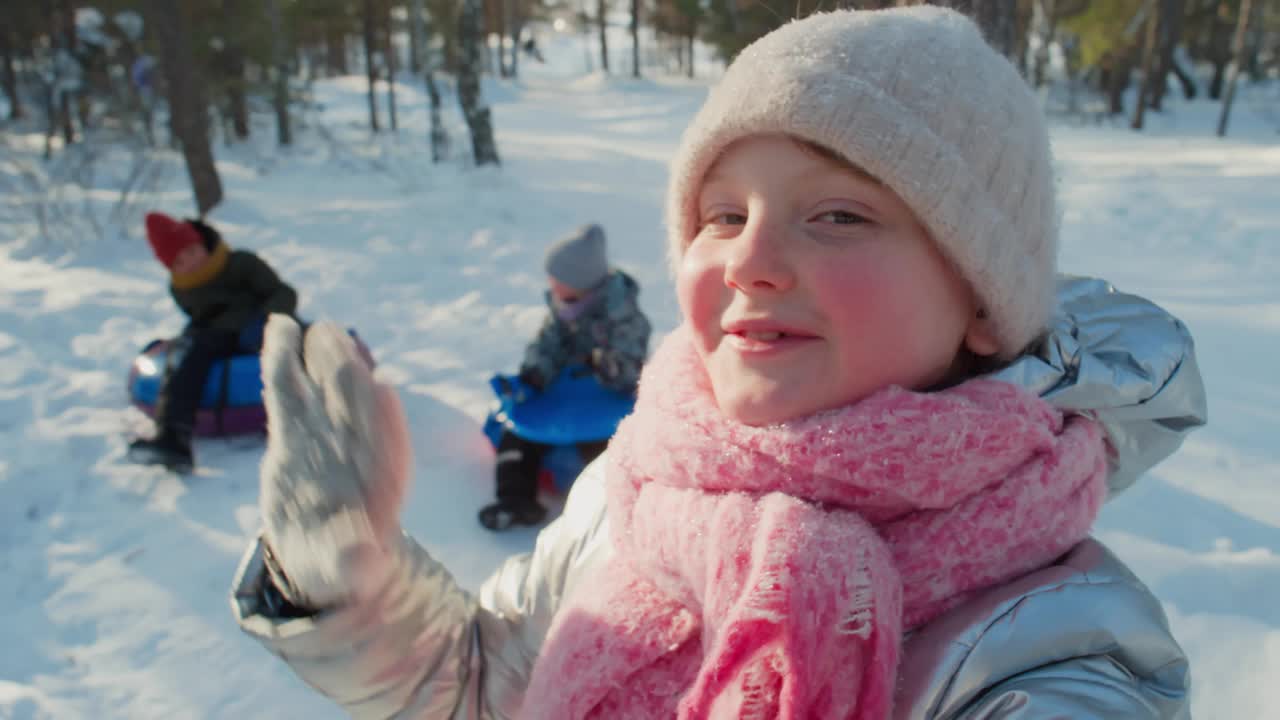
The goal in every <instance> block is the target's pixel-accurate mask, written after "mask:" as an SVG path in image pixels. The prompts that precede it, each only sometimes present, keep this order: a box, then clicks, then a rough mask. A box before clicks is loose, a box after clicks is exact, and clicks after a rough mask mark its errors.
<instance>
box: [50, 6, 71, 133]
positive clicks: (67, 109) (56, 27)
mask: <svg viewBox="0 0 1280 720" xmlns="http://www.w3.org/2000/svg"><path fill="white" fill-rule="evenodd" d="M50 21H51V22H52V27H51V28H50V31H51V34H52V36H53V47H54V63H55V68H57V67H58V66H59V64H60V65H61V68H60V71H55V75H56V76H58V77H61V76H63V75H64V74H67V73H69V72H70V70H71V64H72V63H75V62H76V60H75V55H74V54H73V50H74V49H75V46H76V21H75V12H74V10H73V8H72V7H71V2H70V1H69V0H58V1H57V3H56V5H53V4H51V5H50ZM60 54H61V55H63V56H64V57H63V58H59V57H58V55H60ZM55 92H56V95H55V98H54V101H55V103H56V104H57V105H56V107H57V110H56V112H57V113H58V124H59V125H61V126H62V139H63V141H64V142H65V143H66V144H68V145H70V144H71V143H73V142H75V140H76V131H75V126H74V125H73V124H72V122H71V95H72V93H71V92H70V90H69V89H66V88H63V89H62V90H61V91H60V92H58V91H55Z"/></svg>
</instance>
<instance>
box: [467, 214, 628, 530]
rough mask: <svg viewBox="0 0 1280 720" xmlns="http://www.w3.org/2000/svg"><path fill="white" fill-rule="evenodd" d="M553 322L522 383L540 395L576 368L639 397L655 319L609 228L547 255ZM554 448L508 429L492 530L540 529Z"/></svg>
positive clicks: (587, 450)
mask: <svg viewBox="0 0 1280 720" xmlns="http://www.w3.org/2000/svg"><path fill="white" fill-rule="evenodd" d="M545 269H546V273H547V286H548V289H547V293H546V298H547V307H548V312H547V318H546V320H545V321H543V323H542V328H541V329H540V330H539V331H538V335H537V337H535V338H534V339H533V342H531V343H529V347H528V348H527V349H526V350H525V354H524V362H523V363H522V364H521V365H520V375H519V377H520V381H521V383H522V384H523V385H525V386H527V387H529V388H531V389H533V390H534V391H540V390H543V389H544V388H546V386H547V385H548V384H549V383H551V382H552V381H553V380H555V379H556V377H557V376H559V375H560V373H561V371H563V370H564V369H565V368H567V367H569V366H570V365H579V366H582V367H585V368H588V369H589V370H590V371H591V373H592V374H593V375H594V376H595V378H596V380H598V381H599V383H600V384H601V385H603V386H604V387H606V388H609V389H611V390H616V391H618V392H621V393H626V394H634V393H635V391H636V382H637V381H638V380H639V379H640V368H641V366H642V365H643V364H644V359H645V356H646V355H647V354H648V352H649V331H650V328H649V320H648V319H647V318H646V317H645V315H644V312H642V311H641V310H640V306H639V304H638V302H637V296H638V295H639V294H640V286H639V285H638V284H637V283H636V281H635V279H634V278H632V277H631V276H630V275H628V274H627V273H625V272H623V271H621V270H618V269H614V268H610V266H609V259H608V255H607V252H606V247H605V235H604V229H603V228H601V227H600V226H599V225H585V226H583V227H580V228H578V229H577V230H575V231H574V232H573V233H571V234H570V235H569V236H567V237H565V238H563V239H561V240H560V241H558V242H556V243H555V244H554V245H552V246H551V247H550V248H549V249H548V250H547V253H546V262H545ZM607 443H608V441H607V440H603V441H600V442H594V443H584V444H582V445H580V446H579V448H578V449H579V452H580V454H581V456H582V460H583V463H584V464H586V463H590V462H591V461H592V460H594V459H595V458H596V456H597V455H599V454H600V453H601V452H603V451H604V448H605V445H606V444H607ZM547 450H548V447H547V446H546V445H542V444H540V443H535V442H532V441H529V440H526V439H524V438H522V437H520V436H518V435H516V434H515V433H512V432H504V433H503V435H502V438H501V440H500V441H499V443H498V455H497V461H498V465H497V469H496V475H497V501H496V502H494V503H492V504H490V505H486V506H485V507H484V508H482V509H481V510H480V513H479V520H480V524H481V525H483V526H485V527H486V528H488V529H490V530H506V529H507V528H509V527H511V526H513V525H537V524H539V523H541V522H542V520H543V518H544V517H545V516H546V514H547V511H546V508H544V507H543V506H542V504H541V503H539V502H538V471H539V468H540V467H541V466H542V460H543V457H544V456H545V454H546V452H547Z"/></svg>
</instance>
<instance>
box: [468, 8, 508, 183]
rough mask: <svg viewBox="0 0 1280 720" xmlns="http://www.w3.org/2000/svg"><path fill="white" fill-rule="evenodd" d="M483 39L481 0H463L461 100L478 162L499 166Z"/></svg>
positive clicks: (478, 163)
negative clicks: (483, 89)
mask: <svg viewBox="0 0 1280 720" xmlns="http://www.w3.org/2000/svg"><path fill="white" fill-rule="evenodd" d="M483 40H484V36H483V34H482V31H481V28H480V0H463V2H462V12H461V14H460V15H459V17H458V44H459V46H460V47H459V49H460V50H461V55H462V57H461V58H459V63H458V103H459V104H460V105H461V106H462V115H463V117H465V118H466V121H467V127H468V128H469V129H470V131H471V152H472V155H473V157H474V158H475V163H476V165H497V164H498V162H499V161H498V147H497V145H496V144H495V143H494V138H493V126H492V124H491V121H490V117H489V108H488V106H486V105H485V104H484V98H482V97H481V95H480V63H481V57H480V54H481V52H482V51H483V48H482V47H481V44H482V42H483Z"/></svg>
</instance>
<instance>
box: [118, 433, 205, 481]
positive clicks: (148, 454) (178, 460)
mask: <svg viewBox="0 0 1280 720" xmlns="http://www.w3.org/2000/svg"><path fill="white" fill-rule="evenodd" d="M129 459H130V460H132V461H134V462H136V463H139V464H142V465H163V466H165V467H166V468H168V469H169V470H172V471H173V472H176V473H178V474H181V475H186V474H187V473H190V472H191V470H192V469H193V467H194V465H195V460H194V458H193V457H192V454H191V433H190V432H184V431H182V430H180V429H177V428H170V427H166V428H163V429H161V431H160V433H159V434H158V435H156V436H155V437H154V438H152V439H150V440H148V439H145V438H143V439H138V440H134V441H133V442H131V443H129Z"/></svg>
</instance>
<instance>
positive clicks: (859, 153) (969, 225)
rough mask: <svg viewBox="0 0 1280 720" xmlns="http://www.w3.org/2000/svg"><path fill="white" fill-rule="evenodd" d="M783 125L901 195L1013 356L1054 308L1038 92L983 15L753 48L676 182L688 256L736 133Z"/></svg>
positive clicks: (787, 32)
mask: <svg viewBox="0 0 1280 720" xmlns="http://www.w3.org/2000/svg"><path fill="white" fill-rule="evenodd" d="M762 133H782V134H786V135H790V136H792V137H796V138H799V139H802V140H806V141H809V142H813V143H816V144H818V145H821V146H823V147H826V148H828V149H830V150H832V151H834V152H836V153H837V154H839V155H840V156H842V157H844V158H846V159H847V160H849V161H850V162H851V163H853V164H854V165H857V166H858V167H860V168H862V169H864V170H866V171H867V172H868V173H870V174H871V175H873V176H875V177H876V178H878V179H879V180H880V181H881V182H883V183H884V184H885V185H886V186H888V187H889V188H891V189H892V190H893V191H894V192H896V193H897V194H898V195H899V196H900V197H901V198H902V199H903V200H904V201H905V202H906V203H907V205H908V206H909V207H910V208H911V209H912V210H913V211H914V212H915V214H916V216H917V217H918V218H919V219H920V221H921V222H922V223H923V224H924V226H925V227H926V228H928V230H929V232H930V235H931V236H932V237H933V239H934V241H935V242H936V243H938V245H939V247H940V249H941V250H942V252H943V254H944V255H945V256H946V257H947V258H948V259H949V260H950V261H951V263H952V264H953V265H954V266H955V267H956V268H957V270H958V271H959V272H960V274H961V276H963V277H964V278H965V279H966V280H967V281H968V282H969V284H970V286H971V287H972V288H973V289H974V291H975V292H976V293H977V295H978V298H979V302H981V303H982V308H983V309H984V310H986V312H987V317H988V318H989V320H988V322H990V323H991V324H992V329H993V330H994V331H995V334H996V337H997V338H998V339H999V343H1000V351H999V354H1000V356H1001V357H1003V358H1009V357H1012V356H1014V355H1016V354H1017V353H1019V352H1020V351H1022V350H1023V349H1024V348H1025V347H1026V346H1027V345H1028V344H1029V343H1030V342H1031V341H1032V340H1034V339H1036V337H1037V336H1038V335H1039V334H1040V333H1041V332H1042V331H1043V329H1044V328H1045V326H1046V325H1047V323H1048V319H1049V315H1050V313H1051V312H1052V309H1053V297H1054V295H1053V292H1054V274H1055V270H1056V263H1057V254H1058V253H1057V250H1058V215H1057V210H1056V208H1055V202H1054V178H1053V168H1052V158H1051V156H1050V151H1049V137H1048V132H1047V130H1046V127H1045V121H1044V116H1043V114H1042V113H1041V111H1040V107H1039V104H1038V103H1037V101H1036V98H1035V96H1034V94H1033V93H1032V91H1031V89H1030V88H1029V87H1028V86H1027V84H1026V82H1025V81H1023V79H1022V78H1021V77H1020V76H1019V75H1018V72H1017V70H1015V69H1014V67H1013V65H1011V64H1010V63H1009V62H1008V61H1007V60H1006V59H1005V58H1004V57H1003V56H1001V55H1000V54H999V53H997V52H996V51H995V50H993V49H992V48H991V47H990V46H988V45H987V43H986V42H985V41H984V40H983V38H982V35H981V33H980V32H979V31H978V28H977V26H976V25H974V24H973V22H972V21H970V20H969V19H968V18H966V17H965V16H963V15H961V14H959V13H957V12H955V11H953V10H948V9H945V8H939V7H933V6H916V7H909V8H893V9H889V10H870V11H856V10H853V11H851V10H843V11H837V12H830V13H821V14H816V15H811V16H809V17H808V18H805V19H803V20H797V21H793V22H790V23H788V24H787V25H784V26H783V27H781V28H779V29H777V30H775V31H773V32H771V33H769V34H768V35H765V36H764V37H762V38H760V39H759V40H757V41H756V42H754V43H752V44H751V45H750V46H748V47H747V48H746V49H745V50H743V51H742V53H741V54H740V55H739V56H738V57H737V59H735V60H734V61H733V64H732V65H730V66H729V68H728V70H726V72H725V75H724V78H723V79H722V80H721V81H720V83H719V84H718V85H717V86H716V87H715V88H714V89H713V90H712V91H711V94H710V95H709V96H708V98H707V101H706V103H705V104H704V105H703V106H702V109H701V110H700V111H699V112H698V115H697V116H696V117H695V118H694V120H693V123H692V124H691V125H690V126H689V128H688V129H687V130H686V131H685V133H684V137H683V138H682V140H681V145H680V149H679V150H678V151H677V153H676V156H675V158H674V159H673V160H672V164H671V180H670V185H669V186H668V191H667V227H668V233H669V235H668V240H669V247H668V250H669V254H670V259H671V262H672V267H673V268H674V267H676V263H678V261H679V258H680V256H681V255H682V254H683V253H684V248H685V247H686V246H687V245H688V243H689V241H690V240H692V238H693V235H694V233H695V232H696V231H697V224H696V223H697V216H696V213H697V202H698V193H699V191H700V186H701V184H702V179H703V177H704V176H705V175H706V173H707V171H708V170H709V169H710V167H711V165H712V164H713V163H714V162H715V161H716V160H717V159H718V158H719V156H720V154H721V153H722V152H723V151H724V150H725V148H727V147H728V146H729V145H730V143H732V142H734V141H735V140H739V139H741V138H744V137H746V136H748V135H756V134H762Z"/></svg>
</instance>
